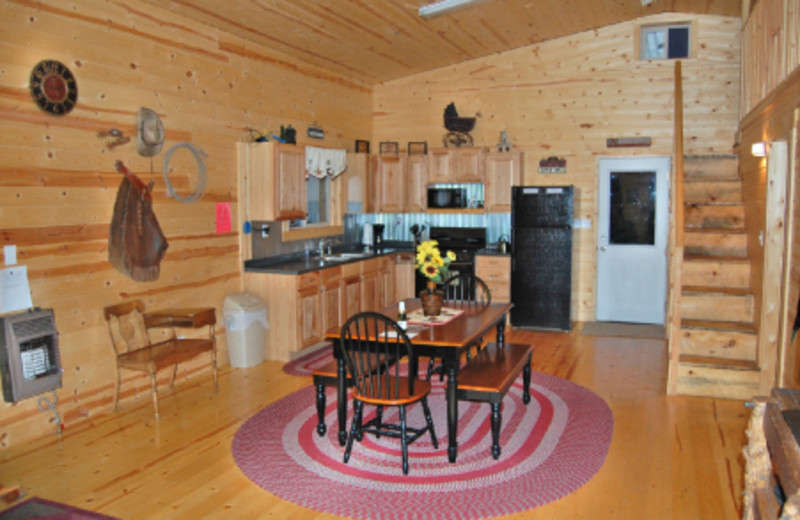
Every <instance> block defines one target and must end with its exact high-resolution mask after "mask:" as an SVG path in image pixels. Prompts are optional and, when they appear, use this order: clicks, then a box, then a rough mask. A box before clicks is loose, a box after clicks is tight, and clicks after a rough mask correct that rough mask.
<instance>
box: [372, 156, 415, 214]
mask: <svg viewBox="0 0 800 520" xmlns="http://www.w3.org/2000/svg"><path fill="white" fill-rule="evenodd" d="M373 163H374V165H373V174H372V178H373V179H374V181H375V193H374V195H375V199H374V200H375V202H376V204H375V206H376V208H375V211H376V212H380V213H401V212H402V211H403V209H404V208H403V207H404V199H405V191H406V184H407V183H406V179H405V175H404V174H405V157H401V156H397V155H379V156H377V157H373Z"/></svg>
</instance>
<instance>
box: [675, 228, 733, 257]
mask: <svg viewBox="0 0 800 520" xmlns="http://www.w3.org/2000/svg"><path fill="white" fill-rule="evenodd" d="M683 251H684V255H710V256H720V257H740V258H741V257H746V256H747V234H746V233H745V231H744V229H719V228H689V229H685V230H684V244H683Z"/></svg>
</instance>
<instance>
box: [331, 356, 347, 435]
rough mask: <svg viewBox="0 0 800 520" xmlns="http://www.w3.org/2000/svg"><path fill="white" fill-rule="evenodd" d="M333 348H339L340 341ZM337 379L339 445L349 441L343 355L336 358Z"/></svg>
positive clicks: (345, 375) (345, 373)
mask: <svg viewBox="0 0 800 520" xmlns="http://www.w3.org/2000/svg"><path fill="white" fill-rule="evenodd" d="M333 348H334V350H336V349H338V348H339V344H338V342H334V344H333ZM336 379H337V381H336V412H337V421H336V422H338V423H339V425H338V431H339V446H344V445H345V444H346V443H347V385H346V379H347V368H346V367H345V364H344V357H342V356H339V357H338V358H337V359H336Z"/></svg>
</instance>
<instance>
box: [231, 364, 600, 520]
mask: <svg viewBox="0 0 800 520" xmlns="http://www.w3.org/2000/svg"><path fill="white" fill-rule="evenodd" d="M435 379H436V378H434V380H435ZM327 395H328V401H327V402H328V405H327V410H326V424H327V425H328V433H327V434H326V435H325V436H324V437H320V436H318V435H317V433H316V426H317V412H316V406H315V390H314V388H313V387H312V386H309V387H307V388H304V389H302V390H299V391H298V392H295V393H294V394H292V395H289V396H287V397H285V398H283V399H281V400H280V401H277V402H275V403H273V404H271V405H270V406H268V407H266V408H265V409H263V410H261V411H260V412H258V413H257V414H256V415H254V416H253V417H251V418H250V419H248V420H247V421H246V422H245V423H244V424H243V425H242V427H241V428H240V429H239V431H238V432H237V433H236V435H235V437H234V440H233V456H234V459H235V460H236V463H237V464H238V465H239V467H240V468H241V470H242V471H243V472H244V473H245V475H247V477H248V478H250V480H252V481H253V482H254V483H256V484H258V485H259V486H260V487H262V488H263V489H265V490H267V491H269V492H270V493H273V494H275V495H277V496H279V497H281V498H283V499H285V500H288V501H290V502H293V503H296V504H298V505H301V506H304V507H308V508H311V509H314V510H317V511H322V512H326V513H332V514H336V515H342V516H347V517H353V518H360V519H376V520H378V519H400V518H414V519H425V518H429V519H436V520H441V519H451V518H452V519H460V520H470V519H478V518H487V517H492V516H500V515H508V514H511V513H516V512H520V511H524V510H527V509H531V508H534V507H537V506H540V505H543V504H546V503H548V502H551V501H553V500H558V499H559V498H561V497H564V496H566V495H568V494H569V493H571V492H573V491H575V490H576V489H578V488H579V487H581V486H582V485H583V484H585V483H586V482H587V481H588V480H589V479H591V478H592V476H593V475H594V474H595V473H597V471H598V470H599V469H600V467H601V466H602V465H603V461H604V460H605V458H606V455H607V453H608V448H609V444H610V443H611V436H612V432H613V428H614V418H613V415H612V413H611V410H610V409H609V407H608V405H607V404H606V402H605V401H603V399H601V398H600V397H599V396H597V395H596V394H595V393H593V392H591V391H590V390H588V389H586V388H584V387H582V386H579V385H577V384H575V383H572V382H570V381H567V380H565V379H561V378H558V377H554V376H550V375H547V374H542V373H539V372H533V374H532V379H531V402H530V403H529V404H528V405H527V406H526V405H525V404H524V403H523V402H522V378H519V379H518V380H517V382H516V383H515V385H514V387H513V388H512V389H511V390H510V391H509V392H508V394H507V395H506V397H505V399H504V401H503V426H502V431H501V440H500V446H501V448H502V454H501V455H500V458H499V459H498V460H494V459H493V458H492V456H491V453H490V450H491V432H490V428H489V412H490V409H489V405H488V404H485V403H470V402H464V401H461V402H460V403H459V424H458V460H457V462H456V463H455V464H450V463H448V461H447V424H446V402H445V396H444V388H443V387H442V386H441V385H440V384H437V385H436V386H435V387H434V388H433V390H432V392H431V395H430V396H429V398H428V401H429V404H430V407H431V412H432V415H433V417H434V426H435V429H436V433H437V439H438V441H439V448H438V450H434V449H433V446H432V445H431V443H430V437H429V436H427V435H425V436H423V437H421V438H420V439H418V440H417V441H416V442H414V443H413V444H411V446H410V447H409V467H410V469H409V474H408V475H407V476H404V475H403V473H402V468H401V456H400V441H399V440H397V439H393V438H387V437H381V438H380V439H376V438H375V437H374V436H372V435H366V436H365V437H364V440H363V441H362V442H361V443H355V444H354V446H353V450H352V454H351V457H350V462H349V463H348V464H344V463H343V462H342V457H343V454H344V448H343V447H341V446H339V443H338V441H337V439H336V427H335V425H336V398H335V392H334V390H333V389H328V390H327ZM349 408H350V413H351V414H352V406H350V407H349ZM373 410H374V409H373ZM368 411H370V407H367V408H366V409H365V413H367V412H368ZM393 414H396V410H389V409H387V410H386V411H385V412H384V417H385V418H386V419H388V420H394V419H396V416H394V415H393ZM424 422H425V421H424V418H423V415H422V409H421V406H420V405H419V404H417V405H413V406H411V407H409V409H408V423H409V424H410V425H415V426H419V425H424ZM348 424H349V422H348Z"/></svg>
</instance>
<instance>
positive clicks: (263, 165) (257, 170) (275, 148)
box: [238, 142, 306, 220]
mask: <svg viewBox="0 0 800 520" xmlns="http://www.w3.org/2000/svg"><path fill="white" fill-rule="evenodd" d="M238 155H239V161H238V162H239V200H240V201H244V206H245V209H244V215H243V217H244V219H245V220H291V219H298V218H305V217H306V185H305V148H304V147H302V146H295V145H291V144H284V143H277V142H266V143H238Z"/></svg>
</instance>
